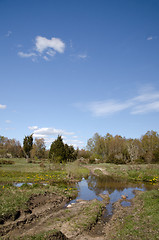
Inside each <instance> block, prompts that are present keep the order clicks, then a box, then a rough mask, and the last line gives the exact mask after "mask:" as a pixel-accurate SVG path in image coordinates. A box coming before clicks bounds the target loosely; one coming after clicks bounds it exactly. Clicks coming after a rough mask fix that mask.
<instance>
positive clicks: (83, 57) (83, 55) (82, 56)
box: [78, 54, 87, 59]
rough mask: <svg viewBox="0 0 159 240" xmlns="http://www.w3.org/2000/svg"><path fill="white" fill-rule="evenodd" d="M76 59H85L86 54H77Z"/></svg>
mask: <svg viewBox="0 0 159 240" xmlns="http://www.w3.org/2000/svg"><path fill="white" fill-rule="evenodd" d="M78 58H81V59H86V58H87V54H79V55H78Z"/></svg>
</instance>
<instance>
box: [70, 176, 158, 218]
mask: <svg viewBox="0 0 159 240" xmlns="http://www.w3.org/2000/svg"><path fill="white" fill-rule="evenodd" d="M77 187H78V196H77V198H76V199H75V200H72V201H71V203H72V202H76V200H77V199H83V200H93V199H95V198H96V199H98V200H100V201H101V200H102V198H101V197H100V196H99V194H108V195H109V197H110V202H109V204H108V205H107V206H106V209H107V211H106V213H105V217H107V216H110V215H112V212H113V209H112V204H113V203H115V202H116V201H118V200H119V199H121V196H122V195H124V196H127V200H130V199H132V198H133V197H134V196H135V194H134V190H140V191H145V190H150V189H152V187H153V186H152V185H148V184H147V185H146V184H143V183H133V182H126V181H119V180H118V179H114V178H112V177H110V176H102V177H97V176H93V175H90V176H89V177H88V179H84V178H83V179H82V181H80V182H79V183H78V186H77ZM121 204H122V206H125V207H126V206H130V204H131V203H130V202H127V201H122V203H121Z"/></svg>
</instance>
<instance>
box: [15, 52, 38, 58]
mask: <svg viewBox="0 0 159 240" xmlns="http://www.w3.org/2000/svg"><path fill="white" fill-rule="evenodd" d="M18 55H19V56H20V57H22V58H30V57H36V56H37V54H35V53H33V52H31V53H24V52H18Z"/></svg>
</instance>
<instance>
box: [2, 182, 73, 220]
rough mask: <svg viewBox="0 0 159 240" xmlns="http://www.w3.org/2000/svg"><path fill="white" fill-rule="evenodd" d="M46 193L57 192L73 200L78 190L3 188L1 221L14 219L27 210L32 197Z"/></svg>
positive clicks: (62, 186) (58, 186)
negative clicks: (18, 212) (16, 215)
mask: <svg viewBox="0 0 159 240" xmlns="http://www.w3.org/2000/svg"><path fill="white" fill-rule="evenodd" d="M46 192H50V193H51V192H55V193H57V194H59V195H63V196H65V197H68V198H73V197H75V196H76V195H77V189H76V188H70V187H68V186H67V185H64V184H63V185H55V186H51V185H47V186H44V185H41V184H33V185H31V186H30V185H27V184H25V185H23V186H21V187H14V186H11V185H4V186H1V189H0V219H4V220H5V219H6V218H8V217H9V218H10V217H11V218H14V215H15V214H16V212H17V211H19V210H21V211H24V210H26V209H27V202H28V200H29V199H30V197H31V196H32V195H35V194H45V193H46Z"/></svg>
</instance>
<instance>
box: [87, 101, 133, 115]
mask: <svg viewBox="0 0 159 240" xmlns="http://www.w3.org/2000/svg"><path fill="white" fill-rule="evenodd" d="M131 105H132V103H131V102H123V103H119V102H117V101H114V100H108V101H98V102H92V103H90V104H88V108H89V110H90V111H91V112H92V113H93V114H94V115H95V116H106V115H110V114H113V113H116V112H119V111H122V110H125V109H127V108H129V107H130V106H131Z"/></svg>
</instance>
